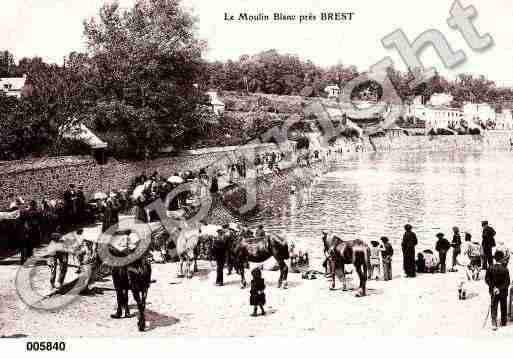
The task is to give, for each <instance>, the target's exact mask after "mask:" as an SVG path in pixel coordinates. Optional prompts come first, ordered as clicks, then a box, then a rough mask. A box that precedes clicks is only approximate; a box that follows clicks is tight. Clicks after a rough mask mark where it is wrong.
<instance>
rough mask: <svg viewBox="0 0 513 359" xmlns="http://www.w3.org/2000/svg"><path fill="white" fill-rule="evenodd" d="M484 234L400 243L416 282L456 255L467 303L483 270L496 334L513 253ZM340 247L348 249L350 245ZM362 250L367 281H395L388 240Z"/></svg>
mask: <svg viewBox="0 0 513 359" xmlns="http://www.w3.org/2000/svg"><path fill="white" fill-rule="evenodd" d="M482 228H483V230H482V241H481V243H478V242H476V241H472V236H471V235H470V233H465V234H464V240H463V241H462V239H461V234H460V231H459V229H458V228H457V227H454V228H453V233H452V240H451V241H449V240H448V239H447V238H445V235H444V234H443V233H438V234H437V235H436V237H437V240H436V244H435V247H434V251H432V250H429V249H428V250H424V251H422V252H420V253H417V252H416V246H417V245H418V240H417V236H416V234H415V232H414V231H413V228H412V226H411V225H409V224H407V225H405V226H404V229H405V232H404V235H403V238H402V243H401V249H402V254H403V269H404V273H405V275H406V277H407V278H414V277H416V275H417V273H433V272H435V271H439V272H440V273H445V272H446V271H447V255H448V253H449V252H450V250H451V249H452V263H451V264H452V265H451V267H450V269H449V271H454V272H456V271H458V269H457V268H458V267H460V268H462V269H463V270H462V271H461V273H462V274H463V275H462V276H461V277H462V278H464V279H462V280H459V281H458V283H455V292H456V290H457V291H458V297H459V299H462V300H463V299H466V298H467V297H468V296H467V293H466V291H467V284H468V282H470V281H473V280H479V277H480V272H481V270H485V271H486V275H485V282H486V284H487V285H488V287H489V293H490V298H491V306H490V307H491V318H492V328H493V329H495V330H496V329H497V327H498V322H497V310H498V307H499V306H500V309H501V317H500V324H501V325H506V323H507V298H508V292H509V285H510V279H509V271H508V268H507V264H508V261H509V257H510V253H509V249H508V248H507V247H506V246H505V245H504V243H503V242H502V241H499V243H498V244H499V245H498V246H497V245H496V243H495V235H496V233H495V230H494V229H493V228H492V227H491V226H490V225H489V224H488V222H487V221H483V222H482ZM248 231H249V230H248V229H247V228H246V229H245V231H243V232H248ZM228 232H230V229H229V228H228V226H227V225H225V226H222V229H220V230H219V237H223V236H224V235H225V234H226V233H228ZM80 234H81V233H79V235H80ZM268 236H269V234H268V233H266V232H265V231H264V229H263V227H262V226H259V228H258V229H257V230H256V231H255V232H254V233H252V235H251V236H249V235H248V236H247V237H248V238H252V241H253V242H263V245H262V248H264V249H265V248H266V247H267V246H270V245H271V244H270V242H269V244H268V243H267V242H266V240H265V238H268ZM57 237H59V236H56V239H57ZM333 238H335V236H333ZM330 239H332V238H330V237H329V233H328V232H326V231H324V232H323V244H324V254H325V256H326V260H325V262H324V264H323V265H324V267H325V271H326V274H329V275H332V274H333V273H330V272H331V271H333V270H334V269H335V267H334V266H333V263H335V262H336V258H335V257H334V255H333V251H334V249H335V248H336V245H334V244H333V243H334V242H332V243H329V240H330ZM341 242H342V243H344V242H346V241H341ZM347 242H353V241H347ZM354 242H355V243H354V246H353V247H352V248H353V250H354V251H355V253H356V252H357V251H358V249H357V246H358V245H360V244H362V243H363V242H361V241H358V240H356V241H354ZM363 245H364V246H365V248H368V251H367V253H368V258H366V260H365V262H366V263H365V264H366V265H365V266H364V268H366V269H367V271H368V272H367V273H366V274H365V279H367V278H368V279H377V278H379V277H381V276H382V278H383V280H385V281H389V280H392V258H393V256H394V249H393V247H392V245H391V244H390V241H389V239H388V238H387V237H381V238H380V240H379V241H371V242H370V244H369V245H367V244H365V243H363ZM346 249H347V247H343V249H342V251H341V253H342V255H343V254H344V251H346ZM91 251H92V248H88V247H87V248H84V252H91ZM221 252H222V253H221V254H222V255H221V254H219V255H216V254H215V253H213V254H214V257H215V260H216V262H217V278H216V284H217V285H222V284H223V270H224V268H225V265H229V263H228V260H227V258H226V254H225V252H223V251H222V250H221ZM65 257H66V258H65ZM221 257H222V258H221ZM353 257H355V256H353ZM82 260H83V259H81V260H80V261H81V262H82ZM53 262H54V263H52V264H53V265H52V273H51V277H52V278H51V282H52V286H53V285H54V283H55V279H56V278H55V277H56V267H60V268H59V269H60V276H59V284H60V285H61V286H62V284H63V282H64V279H65V278H64V277H65V275H66V265H67V255H64V254H62V253H58V252H57V253H55V256H54V258H53ZM345 264H351V262H350V261H349V262H346V263H345ZM353 264H355V267H356V265H357V263H356V262H353ZM261 269H262V267H260V268H258V267H257V268H256V269H254V270H253V271H252V276H253V280H252V281H251V290H250V301H249V302H250V305H252V306H254V312H253V315H256V314H257V308H260V309H261V311H262V314H264V313H265V311H264V305H265V302H266V298H265V293H264V290H265V282H264V278H263V276H262V270H261ZM280 270H281V268H280ZM361 278H362V277H360V280H361ZM285 279H286V278H285ZM310 279H311V278H310ZM280 280H281V277H280ZM363 293H364V294H363V295H365V285H364V287H363ZM112 317H113V318H119V317H121V314H120V313H116V314H115V315H113V316H112Z"/></svg>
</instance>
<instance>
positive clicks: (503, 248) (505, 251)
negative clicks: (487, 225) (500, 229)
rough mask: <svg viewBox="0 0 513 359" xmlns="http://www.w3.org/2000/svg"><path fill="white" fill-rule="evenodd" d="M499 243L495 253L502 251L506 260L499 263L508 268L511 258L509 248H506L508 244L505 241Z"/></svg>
mask: <svg viewBox="0 0 513 359" xmlns="http://www.w3.org/2000/svg"><path fill="white" fill-rule="evenodd" d="M498 242H499V243H498V245H497V248H496V249H495V252H498V251H500V252H502V253H503V254H504V258H503V259H502V261H500V262H499V263H501V264H503V265H505V266H506V267H507V266H508V263H509V257H510V251H509V248H508V247H507V246H506V244H505V243H504V241H503V240H499V241H498Z"/></svg>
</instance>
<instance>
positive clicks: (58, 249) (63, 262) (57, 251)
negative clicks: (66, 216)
mask: <svg viewBox="0 0 513 359" xmlns="http://www.w3.org/2000/svg"><path fill="white" fill-rule="evenodd" d="M49 248H51V257H50V263H49V264H50V269H51V275H50V285H51V286H52V289H54V288H55V279H56V276H57V267H59V287H62V286H63V284H64V280H65V279H66V273H67V272H68V257H69V255H68V252H67V251H66V248H64V241H63V236H62V229H61V226H57V228H56V229H55V232H54V233H52V235H51V243H50V245H49Z"/></svg>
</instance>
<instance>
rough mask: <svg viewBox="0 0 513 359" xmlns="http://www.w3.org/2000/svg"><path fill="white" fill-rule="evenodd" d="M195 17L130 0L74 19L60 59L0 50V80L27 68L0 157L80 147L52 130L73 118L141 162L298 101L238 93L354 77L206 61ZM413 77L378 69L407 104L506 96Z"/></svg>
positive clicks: (293, 89)
mask: <svg viewBox="0 0 513 359" xmlns="http://www.w3.org/2000/svg"><path fill="white" fill-rule="evenodd" d="M196 21H197V19H196V18H194V17H193V16H192V15H191V14H190V13H189V12H187V11H185V10H183V8H182V7H181V6H180V1H179V0H137V1H136V3H135V5H134V6H133V7H131V8H129V9H122V8H120V7H119V6H118V5H117V4H116V3H112V4H108V5H104V6H103V7H102V8H101V9H100V11H99V14H98V16H97V17H96V18H93V19H90V20H88V21H85V22H84V36H85V39H86V41H87V45H88V48H87V53H76V52H73V53H71V54H69V56H67V57H66V59H65V61H64V63H63V64H62V65H56V64H48V63H45V62H44V61H43V60H42V59H41V58H22V59H20V60H19V61H18V63H16V62H15V56H14V55H13V54H11V53H10V52H9V51H3V52H0V76H2V77H12V76H21V75H23V74H26V75H27V85H26V87H25V89H24V93H23V96H22V97H21V98H20V99H17V98H13V97H6V96H4V95H3V94H0V123H1V124H2V125H1V127H0V160H11V159H16V158H22V157H25V156H29V155H34V154H67V153H77V152H78V153H83V152H86V149H85V148H84V147H83V146H80V145H77V143H74V141H69V140H63V138H62V136H61V132H60V131H59V129H60V128H61V127H62V126H63V125H69V124H75V123H77V124H78V123H84V124H86V125H87V126H89V127H90V128H91V129H93V131H95V132H96V133H97V134H99V135H100V137H102V138H103V139H104V140H105V141H107V142H108V143H109V145H110V147H111V148H112V149H113V151H114V154H115V155H116V156H122V157H130V158H148V157H149V156H153V155H156V154H158V152H159V149H161V148H163V147H167V146H169V145H172V146H173V147H174V148H176V149H181V148H190V147H198V146H199V147H202V146H208V145H221V144H239V143H245V142H247V141H250V140H252V139H254V138H257V137H258V136H260V135H261V134H262V133H264V132H265V131H267V130H268V129H269V128H271V127H272V126H275V125H279V124H280V123H281V122H282V121H283V120H284V119H287V118H288V117H289V116H291V115H298V114H299V115H300V116H301V115H302V108H301V106H300V105H299V104H300V101H297V103H292V104H290V105H289V104H287V103H286V101H282V102H280V101H274V102H273V101H270V100H269V99H268V98H265V97H262V96H253V97H251V96H249V95H250V94H252V93H263V94H275V95H297V96H300V98H306V97H317V96H326V94H325V93H324V89H325V87H326V86H327V85H331V84H336V85H339V86H340V87H341V88H343V87H344V86H345V85H346V84H347V83H348V82H349V81H351V80H352V79H355V78H357V77H358V76H360V75H362V74H361V73H359V72H358V70H357V69H356V67H355V66H345V65H342V64H337V65H334V66H331V67H329V68H322V67H319V66H316V65H315V64H313V63H312V62H311V61H308V60H304V59H301V58H299V57H298V56H296V55H290V54H280V53H278V52H277V51H276V50H269V51H265V52H262V53H259V54H256V55H252V56H249V55H244V56H241V57H240V58H239V59H238V60H235V61H231V60H229V61H226V62H224V63H222V62H210V63H208V62H206V61H205V60H204V59H203V57H202V52H203V50H204V48H205V43H203V42H202V41H200V40H199V39H198V38H197V36H196V32H195V24H196ZM414 73H415V71H408V72H407V73H402V72H400V71H397V70H394V69H392V68H390V69H388V76H389V78H390V80H391V82H392V84H393V86H394V87H395V89H396V91H397V93H398V94H399V96H400V97H401V98H402V100H403V101H406V102H407V103H408V102H410V101H412V100H413V98H414V97H415V96H422V98H423V100H424V101H426V100H428V99H429V97H430V96H431V95H432V94H434V93H440V92H448V93H451V94H452V95H453V97H454V103H453V105H454V106H461V105H462V104H463V103H464V102H466V101H473V102H489V103H491V104H493V105H494V106H495V107H496V108H497V109H499V110H500V109H501V108H502V107H503V106H507V107H511V105H510V104H511V102H512V101H513V90H512V89H510V88H500V87H497V86H496V85H495V84H494V82H493V81H490V80H488V79H486V78H485V77H484V76H472V75H467V74H461V75H459V76H458V77H457V78H456V80H454V81H449V80H447V79H445V78H444V77H443V76H440V75H436V76H435V77H434V78H432V79H431V80H430V81H428V82H426V83H423V84H421V85H419V86H415V87H412V86H411V84H412V82H413V81H412V80H413V79H414V77H415V76H414ZM195 84H197V86H195ZM209 89H216V90H219V91H232V92H231V95H229V96H228V97H225V98H224V100H225V103H226V108H227V110H229V111H228V112H227V113H226V114H225V116H224V117H221V118H216V117H215V116H214V115H213V113H212V111H211V110H210V109H209V107H208V106H207V102H208V99H207V97H206V96H205V95H204V93H205V91H206V90H209ZM234 94H235V95H234ZM243 97H246V98H247V99H248V100H247V101H246V100H241V98H243ZM352 97H353V98H360V99H367V98H368V97H370V98H371V99H374V98H377V99H380V98H382V97H383V89H382V88H381V87H380V86H379V84H376V83H374V82H372V81H368V82H365V83H362V84H360V85H359V86H358V87H356V89H355V90H354V91H353V93H352ZM383 99H384V100H386V98H385V97H383Z"/></svg>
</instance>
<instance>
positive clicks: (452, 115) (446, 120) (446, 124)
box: [426, 105, 463, 130]
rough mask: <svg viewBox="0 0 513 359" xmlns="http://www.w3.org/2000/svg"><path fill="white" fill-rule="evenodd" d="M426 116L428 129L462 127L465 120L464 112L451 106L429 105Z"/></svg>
mask: <svg viewBox="0 0 513 359" xmlns="http://www.w3.org/2000/svg"><path fill="white" fill-rule="evenodd" d="M426 109H427V116H426V129H428V130H429V129H435V130H436V129H439V128H452V129H456V128H458V127H460V124H461V120H463V112H462V111H461V110H460V109H459V108H453V107H449V106H444V105H439V106H428V107H427V108H426Z"/></svg>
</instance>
